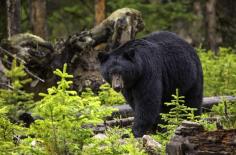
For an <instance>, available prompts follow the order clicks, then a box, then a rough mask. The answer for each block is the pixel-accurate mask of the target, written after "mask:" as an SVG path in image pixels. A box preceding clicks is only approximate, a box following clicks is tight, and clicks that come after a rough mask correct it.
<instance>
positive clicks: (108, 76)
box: [98, 46, 142, 91]
mask: <svg viewBox="0 0 236 155" xmlns="http://www.w3.org/2000/svg"><path fill="white" fill-rule="evenodd" d="M139 59H140V58H139V56H138V54H137V48H135V47H134V48H133V47H132V48H128V47H127V46H122V47H119V48H118V49H115V50H113V51H112V52H110V53H99V54H98V60H99V62H100V64H101V73H102V76H103V78H104V79H105V80H106V81H107V82H108V83H109V84H110V85H111V86H112V88H113V89H114V90H116V91H121V90H122V89H123V88H126V89H129V88H131V87H133V86H134V84H135V83H136V82H137V80H138V79H139V77H140V76H141V72H142V65H141V64H140V60H139Z"/></svg>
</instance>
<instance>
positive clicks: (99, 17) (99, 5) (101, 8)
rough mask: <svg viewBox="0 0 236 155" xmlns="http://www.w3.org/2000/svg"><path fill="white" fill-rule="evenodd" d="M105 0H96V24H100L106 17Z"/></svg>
mask: <svg viewBox="0 0 236 155" xmlns="http://www.w3.org/2000/svg"><path fill="white" fill-rule="evenodd" d="M105 5H106V1H105V0H96V1H95V25H98V24H100V23H101V22H102V21H103V20H104V19H105Z"/></svg>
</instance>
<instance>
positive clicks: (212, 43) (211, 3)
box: [206, 0, 217, 54]
mask: <svg viewBox="0 0 236 155" xmlns="http://www.w3.org/2000/svg"><path fill="white" fill-rule="evenodd" d="M215 6H216V0H207V2H206V26H207V28H206V39H207V45H208V47H209V48H210V49H211V50H212V51H213V52H215V54H217V45H216V10H215Z"/></svg>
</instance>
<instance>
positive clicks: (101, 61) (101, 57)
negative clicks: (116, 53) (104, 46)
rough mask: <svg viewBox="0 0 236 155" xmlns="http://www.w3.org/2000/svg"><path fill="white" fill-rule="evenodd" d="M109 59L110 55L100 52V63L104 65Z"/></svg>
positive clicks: (98, 57)
mask: <svg viewBox="0 0 236 155" xmlns="http://www.w3.org/2000/svg"><path fill="white" fill-rule="evenodd" d="M108 57H109V54H107V53H104V52H99V53H98V56H97V59H98V60H99V62H100V63H104V62H105V61H107V59H108Z"/></svg>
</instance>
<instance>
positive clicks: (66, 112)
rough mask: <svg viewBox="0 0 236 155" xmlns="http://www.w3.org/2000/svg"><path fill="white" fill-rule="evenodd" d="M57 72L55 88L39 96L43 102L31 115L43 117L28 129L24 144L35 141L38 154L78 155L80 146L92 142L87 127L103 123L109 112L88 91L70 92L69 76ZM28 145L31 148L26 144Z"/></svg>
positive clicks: (70, 82)
mask: <svg viewBox="0 0 236 155" xmlns="http://www.w3.org/2000/svg"><path fill="white" fill-rule="evenodd" d="M66 68H67V66H66V65H64V68H63V71H60V70H59V69H57V70H56V71H55V72H54V74H56V75H57V76H59V77H60V78H61V80H60V81H59V82H58V83H57V84H58V86H57V87H51V88H49V89H48V93H47V94H40V95H41V96H43V99H42V100H40V101H39V102H37V104H36V107H35V108H34V113H35V114H36V115H39V116H41V117H43V120H36V121H35V123H34V124H32V125H31V127H30V131H29V135H34V138H27V139H25V140H24V142H25V143H26V142H30V143H32V141H36V142H37V144H36V145H35V147H34V151H38V152H37V153H39V154H60V155H61V154H80V153H81V151H82V149H83V146H84V145H86V144H88V143H89V142H91V138H90V137H91V135H92V133H93V132H92V129H91V128H89V127H88V126H89V125H95V124H97V123H100V122H102V119H103V118H104V117H105V116H107V115H110V114H111V112H112V109H111V108H109V107H104V106H101V102H100V100H99V98H98V97H96V96H94V95H93V94H92V92H91V91H87V92H86V93H83V94H82V96H81V97H80V96H78V95H77V93H76V92H75V91H73V90H70V85H71V84H72V81H69V80H67V79H70V78H72V77H73V76H72V75H69V74H67V73H66ZM29 145H30V144H29ZM26 151H27V150H26Z"/></svg>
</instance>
